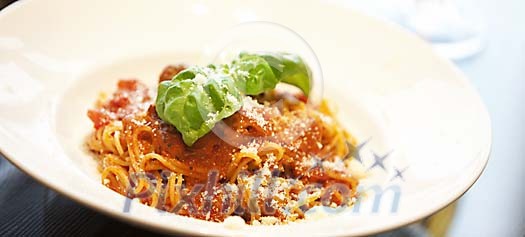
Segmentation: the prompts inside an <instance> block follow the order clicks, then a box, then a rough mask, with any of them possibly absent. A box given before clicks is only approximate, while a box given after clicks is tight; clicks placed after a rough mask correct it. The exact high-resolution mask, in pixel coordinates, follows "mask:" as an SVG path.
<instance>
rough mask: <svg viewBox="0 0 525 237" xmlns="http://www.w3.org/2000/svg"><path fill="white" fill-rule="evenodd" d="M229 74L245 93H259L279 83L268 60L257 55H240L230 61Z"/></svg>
mask: <svg viewBox="0 0 525 237" xmlns="http://www.w3.org/2000/svg"><path fill="white" fill-rule="evenodd" d="M230 74H231V75H232V76H233V78H234V79H235V81H236V83H237V87H238V88H239V89H240V90H241V91H242V92H243V93H244V94H247V95H258V94H261V93H263V92H265V91H266V90H269V89H273V88H275V85H277V83H279V80H277V78H276V77H275V75H274V74H273V71H272V68H271V67H270V65H269V64H268V62H266V60H264V58H262V57H259V56H257V55H248V54H244V55H240V56H239V58H238V59H237V60H235V61H233V62H232V65H231V68H230Z"/></svg>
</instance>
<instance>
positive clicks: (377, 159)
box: [368, 152, 392, 171]
mask: <svg viewBox="0 0 525 237" xmlns="http://www.w3.org/2000/svg"><path fill="white" fill-rule="evenodd" d="M373 153H374V160H375V161H374V164H372V166H370V167H369V168H368V170H371V169H372V168H374V167H376V166H379V167H381V168H382V169H383V170H385V171H386V168H385V164H384V162H385V159H386V158H388V156H389V155H390V153H392V152H388V153H386V154H385V155H383V156H379V155H377V154H376V153H375V152H373Z"/></svg>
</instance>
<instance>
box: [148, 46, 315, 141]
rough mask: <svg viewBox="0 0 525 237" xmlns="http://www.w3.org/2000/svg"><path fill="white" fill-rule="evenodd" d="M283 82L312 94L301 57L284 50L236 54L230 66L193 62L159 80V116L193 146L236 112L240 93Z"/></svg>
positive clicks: (261, 89)
mask: <svg viewBox="0 0 525 237" xmlns="http://www.w3.org/2000/svg"><path fill="white" fill-rule="evenodd" d="M279 82H284V83H288V84H291V85H294V86H297V87H299V89H301V90H302V91H303V92H304V93H305V94H306V95H308V93H309V92H310V73H309V69H308V67H307V66H306V64H304V62H303V61H302V59H301V58H300V57H298V56H296V55H292V54H287V53H257V54H248V53H243V54H240V55H239V57H238V58H237V59H236V60H234V61H233V62H232V63H230V64H226V65H208V66H207V67H199V66H194V67H191V68H188V69H186V70H183V71H181V72H180V73H179V74H177V75H175V76H174V77H173V79H172V80H171V81H163V82H161V83H160V84H159V87H158V94H157V99H156V110H157V114H158V115H159V117H160V118H161V119H162V120H164V121H165V122H167V123H170V124H172V125H173V126H175V127H176V128H177V130H178V131H179V132H180V133H181V134H182V138H183V140H184V143H185V144H186V145H188V146H191V145H193V143H195V141H197V139H199V138H201V137H202V136H204V135H206V134H207V133H208V132H210V131H211V129H212V128H213V126H215V124H216V123H217V122H219V121H221V120H222V119H224V118H227V117H229V116H231V115H232V114H234V113H235V112H237V111H238V110H239V109H240V108H241V106H242V104H241V101H242V96H243V95H258V94H261V93H263V92H265V91H267V90H270V89H273V88H275V86H276V85H277V83H279Z"/></svg>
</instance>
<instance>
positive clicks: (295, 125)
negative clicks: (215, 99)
mask: <svg viewBox="0 0 525 237" xmlns="http://www.w3.org/2000/svg"><path fill="white" fill-rule="evenodd" d="M182 69H184V67H181V66H170V67H167V68H166V69H165V70H164V71H163V73H162V74H161V78H160V80H161V81H162V80H166V78H171V77H173V75H175V74H177V73H178V72H180V71H181V70H182ZM152 94H153V92H152V91H151V90H149V89H148V88H147V87H146V86H145V85H143V84H141V83H140V82H138V81H137V80H121V81H119V83H118V89H117V91H116V92H115V93H113V95H112V96H111V97H109V98H106V97H105V96H101V98H99V101H98V102H97V103H96V105H95V108H94V109H91V110H89V111H88V116H89V118H90V119H91V120H92V121H93V123H94V128H95V131H94V132H93V133H92V135H91V136H90V137H89V138H88V140H87V146H88V147H89V149H90V150H91V151H92V153H93V154H94V155H95V157H96V158H97V160H98V161H99V169H100V172H101V180H102V183H103V184H104V185H105V186H107V187H109V188H110V189H112V190H114V191H116V192H118V193H120V194H122V195H126V196H128V197H130V198H139V199H140V201H141V202H142V203H144V204H146V205H149V206H152V207H156V208H158V209H161V210H165V211H170V212H174V213H176V214H180V215H185V216H190V217H194V218H199V219H204V220H210V221H216V222H221V221H224V220H225V219H226V218H227V217H229V216H240V217H242V218H243V219H244V220H245V221H246V222H247V223H251V224H258V223H261V222H263V223H265V224H282V223H288V222H291V221H295V220H299V219H302V218H304V217H305V212H306V211H307V210H308V209H310V208H312V207H314V206H317V205H326V206H341V205H351V204H352V202H353V201H354V200H355V197H356V195H357V193H356V187H357V185H358V179H357V178H356V177H354V176H352V174H350V172H349V169H348V165H349V162H350V159H346V158H348V157H350V156H351V154H352V152H353V151H352V147H353V145H355V143H356V141H355V140H354V138H352V137H351V136H350V134H348V133H347V132H346V131H345V130H344V129H342V128H341V126H340V125H339V124H338V122H337V121H336V119H335V118H334V115H333V114H332V112H331V109H330V108H329V106H328V104H327V103H326V102H323V103H321V105H319V106H318V107H316V108H311V107H309V106H306V104H305V99H304V96H301V95H294V94H291V93H288V92H279V91H277V90H273V91H271V92H268V93H265V94H262V95H259V96H257V97H246V98H245V99H244V103H243V106H242V108H241V109H240V110H239V111H237V112H236V113H235V114H233V115H232V116H230V117H228V118H226V119H225V120H224V121H223V122H224V123H223V124H222V126H216V127H215V128H214V129H213V132H210V133H208V134H206V135H204V136H203V137H202V138H200V139H199V140H198V141H197V142H196V143H195V144H194V145H193V146H191V147H189V146H187V145H185V144H184V142H183V140H182V137H181V134H180V133H179V132H178V131H177V130H176V129H175V127H173V126H172V125H170V124H167V123H165V122H164V121H163V120H161V119H160V118H159V116H158V115H157V113H156V111H155V105H154V102H153V99H152V98H153V96H152ZM348 144H350V146H349V145H348Z"/></svg>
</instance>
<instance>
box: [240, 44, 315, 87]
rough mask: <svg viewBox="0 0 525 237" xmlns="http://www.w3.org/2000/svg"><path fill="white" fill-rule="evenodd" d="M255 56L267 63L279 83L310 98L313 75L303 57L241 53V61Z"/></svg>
mask: <svg viewBox="0 0 525 237" xmlns="http://www.w3.org/2000/svg"><path fill="white" fill-rule="evenodd" d="M254 56H255V57H259V58H263V59H264V61H266V64H267V65H269V66H270V68H271V69H272V72H273V74H274V75H275V77H276V79H277V81H278V82H284V83H287V84H290V85H293V86H296V87H298V88H299V89H301V91H303V93H304V94H305V95H306V96H308V94H309V93H310V89H311V81H310V78H311V75H310V74H311V73H310V69H309V68H308V66H307V65H306V64H305V63H304V61H303V60H302V58H301V57H299V56H297V55H294V54H289V53H270V52H263V53H257V54H250V53H241V55H240V59H241V60H242V59H243V58H247V57H254ZM274 87H275V86H274ZM272 88H273V87H272Z"/></svg>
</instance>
